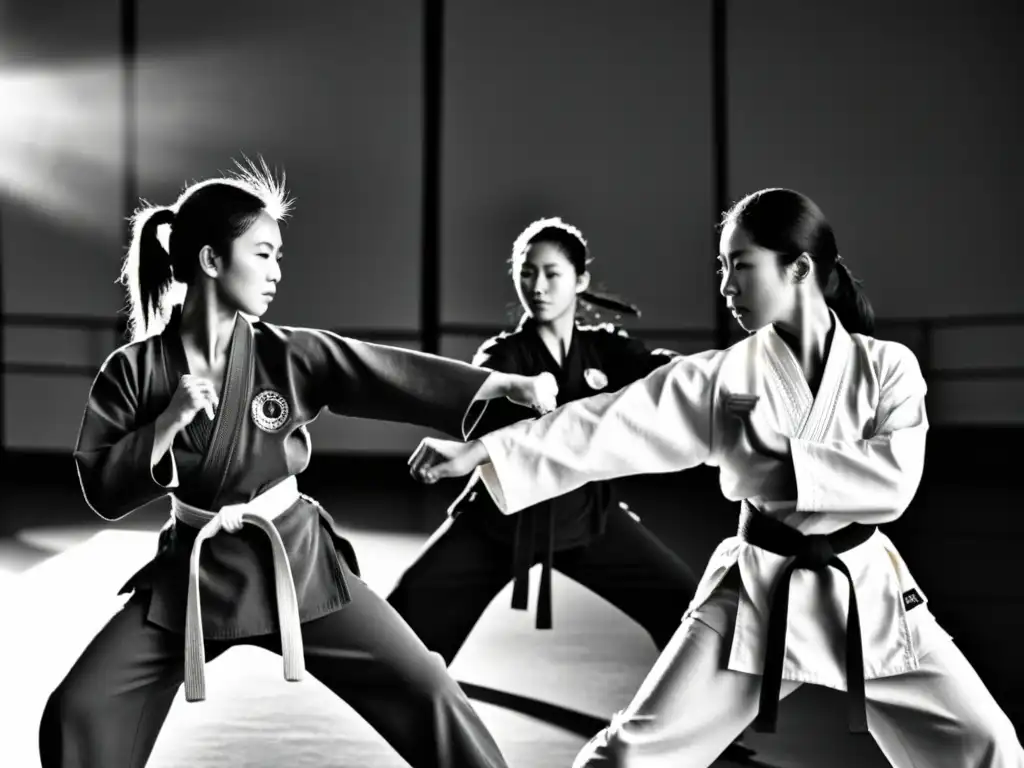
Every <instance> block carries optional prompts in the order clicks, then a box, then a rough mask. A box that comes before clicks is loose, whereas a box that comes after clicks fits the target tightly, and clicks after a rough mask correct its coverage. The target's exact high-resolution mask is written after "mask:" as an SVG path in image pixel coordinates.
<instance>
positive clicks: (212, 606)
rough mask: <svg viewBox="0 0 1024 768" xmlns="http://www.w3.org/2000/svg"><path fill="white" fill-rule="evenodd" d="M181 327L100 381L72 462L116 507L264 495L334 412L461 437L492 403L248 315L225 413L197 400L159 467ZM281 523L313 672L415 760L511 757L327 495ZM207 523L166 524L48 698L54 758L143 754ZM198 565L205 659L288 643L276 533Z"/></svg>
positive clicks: (62, 764)
mask: <svg viewBox="0 0 1024 768" xmlns="http://www.w3.org/2000/svg"><path fill="white" fill-rule="evenodd" d="M179 328H180V314H179V312H177V311H176V312H175V313H174V315H173V316H172V319H171V322H170V324H169V325H168V327H167V328H166V329H165V330H164V332H163V333H161V334H160V335H158V336H154V337H152V338H149V339H146V340H143V341H140V342H136V343H132V344H129V345H127V346H125V347H122V348H121V349H119V350H117V351H115V352H114V353H113V354H112V355H111V356H110V357H109V358H108V359H107V361H106V362H105V363H104V365H103V367H102V369H101V370H100V372H99V374H98V376H97V378H96V380H95V381H94V383H93V386H92V389H91V392H90V395H89V400H88V404H87V406H86V410H85V416H84V419H83V423H82V426H81V431H80V434H79V439H78V445H77V448H76V450H75V460H76V462H77V465H78V470H79V476H80V480H81V485H82V490H83V493H84V495H85V498H86V501H87V502H88V504H89V505H90V507H91V508H92V509H93V510H94V511H96V512H97V513H98V514H99V515H100V516H102V517H104V518H106V519H108V520H115V519H118V518H120V517H123V516H124V515H127V514H128V513H130V512H131V511H133V510H134V509H137V508H138V507H140V506H142V505H143V504H146V503H148V502H150V501H152V500H154V499H157V498H160V497H163V496H166V495H167V494H169V493H173V494H174V496H175V497H177V498H178V499H180V500H182V501H183V502H185V503H187V504H190V505H193V506H195V507H199V508H200V509H205V510H211V511H214V510H217V509H220V508H221V507H222V506H225V505H229V504H239V503H245V502H248V501H250V500H252V499H253V498H254V497H256V496H257V495H259V494H261V493H262V492H264V491H266V490H267V489H269V488H272V487H274V486H276V485H278V484H279V483H281V482H282V481H284V480H286V479H288V478H290V477H292V476H294V475H297V474H299V473H301V472H302V471H303V470H304V469H305V467H306V466H307V464H308V462H309V456H310V440H309V433H308V431H307V429H306V425H307V424H308V423H309V422H311V421H312V420H313V419H314V418H316V417H317V415H318V414H319V413H320V412H321V410H322V409H324V408H327V409H329V410H330V411H332V412H334V413H336V414H341V415H349V416H356V417H362V418H377V419H387V420H392V421H401V422H407V423H413V424H420V425H423V426H426V427H430V428H434V429H439V430H441V431H444V432H447V433H449V434H452V435H457V436H462V435H463V434H464V430H465V428H466V423H467V422H466V420H467V419H470V418H471V416H470V411H471V410H472V411H474V412H477V411H479V409H480V408H482V405H483V404H482V403H478V404H477V405H478V406H480V408H476V407H473V408H471V404H472V401H473V398H474V396H475V395H476V393H477V391H478V390H479V388H480V386H481V385H482V384H483V382H484V381H485V379H486V378H487V376H488V375H489V372H487V371H482V370H479V369H476V368H473V367H471V366H468V365H465V364H464V363H459V362H456V361H450V360H445V359H443V358H438V357H433V356H429V355H424V354H421V353H417V352H409V351H406V350H402V349H395V348H390V347H385V346H380V345H374V344H367V343H363V342H359V341H355V340H351V339H345V338H342V337H340V336H337V335H335V334H332V333H328V332H324V331H317V330H310V329H301V328H285V327H280V326H274V325H270V324H268V323H262V322H257V323H254V324H250V323H249V322H248V321H247V320H246V319H244V318H243V317H242V316H241V315H239V317H238V318H237V320H236V323H235V328H234V333H233V336H232V341H231V348H230V352H229V359H228V368H227V372H226V374H225V381H224V386H223V389H222V391H221V396H220V408H219V410H218V411H217V413H216V415H215V420H214V421H210V420H209V418H208V417H207V416H206V415H205V414H204V413H202V412H201V413H200V414H199V415H198V416H197V417H196V419H195V420H194V421H193V422H192V423H191V424H190V425H189V426H188V427H187V428H186V429H185V430H184V431H182V432H181V433H179V434H178V435H177V436H176V438H175V440H174V444H173V447H172V450H171V451H169V452H168V454H167V455H165V456H164V458H163V459H162V460H161V461H160V462H159V463H158V464H157V465H156V466H155V467H154V468H152V469H151V467H150V464H151V455H152V449H153V442H154V437H155V434H156V432H155V425H154V421H155V419H156V417H157V416H158V415H159V414H160V413H161V412H162V411H163V410H164V409H166V407H167V406H168V404H169V402H170V400H171V396H172V394H173V393H174V390H175V389H176V387H177V384H178V381H179V379H180V377H181V376H182V375H183V374H185V373H187V372H188V364H187V361H186V357H185V353H184V348H183V346H182V343H181V336H180V333H179ZM268 393H269V394H268ZM272 522H273V526H274V527H275V528H276V529H277V531H278V532H279V534H280V537H281V539H282V541H283V542H284V547H285V550H286V552H287V554H288V564H289V565H290V570H291V573H292V577H293V580H294V586H295V594H296V597H297V599H298V607H299V617H300V619H301V622H302V623H301V635H302V639H303V644H304V654H303V657H304V659H305V667H306V670H307V671H308V672H309V673H310V674H312V675H313V676H315V677H316V678H317V679H319V680H320V681H321V682H323V683H324V684H325V685H326V686H327V687H328V688H330V689H331V690H332V691H334V692H335V693H336V694H337V695H338V696H340V697H341V698H343V699H344V700H345V701H346V702H347V703H348V704H349V705H351V706H352V708H353V709H354V710H355V711H357V712H358V713H359V714H360V715H362V716H363V717H364V718H365V719H366V720H367V722H369V723H370V725H371V726H373V728H374V729H376V730H377V731H378V732H379V733H380V734H381V735H382V736H383V737H384V738H385V739H387V741H388V742H389V743H390V744H391V745H392V746H393V747H394V748H395V750H396V751H397V752H398V753H399V754H400V755H401V756H402V757H403V758H405V760H407V761H408V762H409V763H410V764H411V765H413V766H417V767H420V766H422V768H442V767H449V768H485V767H486V768H495V767H503V766H505V761H504V759H503V758H502V756H501V753H500V751H499V749H498V746H497V744H496V743H495V742H494V739H493V738H492V737H491V735H490V734H489V732H488V731H487V729H486V728H485V726H484V725H483V723H482V722H481V720H480V719H479V717H478V716H477V714H476V712H475V711H474V709H473V708H472V706H471V704H470V702H469V700H468V699H467V698H466V696H465V695H464V694H463V692H462V690H461V689H460V688H459V687H458V685H457V684H456V683H455V682H454V681H453V680H452V679H451V677H450V676H449V675H448V673H447V670H446V669H445V667H444V665H443V664H442V662H441V660H440V658H439V657H438V656H437V655H436V654H432V653H430V651H428V649H427V648H426V647H425V646H424V644H423V643H422V642H421V641H420V640H419V639H418V638H417V637H416V635H415V634H414V633H413V632H412V631H411V630H410V629H409V627H408V626H407V625H406V624H405V623H404V622H403V621H402V619H401V617H400V616H399V615H398V614H397V613H396V612H395V611H394V610H393V609H392V608H391V607H390V606H389V605H388V604H387V603H386V602H385V601H384V600H383V599H381V598H380V597H378V596H377V595H376V594H374V593H373V592H372V591H370V590H369V589H368V588H367V586H366V585H365V584H364V583H363V581H362V580H361V579H360V578H359V566H358V563H357V560H356V556H355V552H354V550H353V548H352V546H351V545H350V544H349V542H348V541H347V540H345V539H344V537H342V536H341V534H340V533H339V532H338V531H337V529H336V528H335V527H334V523H333V521H332V520H331V518H330V516H329V515H328V514H327V513H326V512H325V511H324V510H323V509H322V508H321V507H320V505H319V504H318V503H317V502H316V501H315V500H313V499H311V498H309V497H308V496H304V495H302V496H300V497H299V498H298V499H297V500H296V501H295V502H294V503H293V504H291V506H290V507H288V508H287V509H286V510H285V511H284V512H282V513H281V514H280V515H279V516H278V517H276V518H274V519H273V521H272ZM197 533H198V529H197V528H193V527H189V525H186V524H183V523H182V522H181V520H177V519H174V518H172V519H171V521H170V522H169V523H168V525H167V526H165V527H164V530H163V531H162V532H161V534H160V537H159V544H158V551H157V554H156V556H155V557H154V559H153V560H152V561H151V562H150V563H149V564H147V565H146V566H145V567H143V568H142V569H141V570H140V571H139V572H138V573H136V574H135V575H134V576H133V577H132V578H131V579H130V580H129V581H128V583H127V584H126V585H125V586H124V588H123V590H122V592H134V594H133V595H132V597H131V598H130V599H129V600H128V602H127V603H126V604H125V606H124V607H123V609H122V610H120V611H119V612H118V613H117V614H116V615H115V616H114V617H113V618H112V619H111V620H110V622H109V623H108V624H107V625H106V627H105V628H104V629H103V630H101V631H100V632H99V634H98V635H97V636H96V637H95V639H94V640H93V641H92V642H91V643H90V644H89V646H88V647H87V648H86V650H85V652H84V653H83V654H82V656H81V657H80V658H79V659H78V661H77V662H76V663H75V664H74V666H73V667H72V669H71V670H70V671H69V672H68V674H67V676H66V677H65V678H64V680H63V682H62V683H61V684H60V685H59V687H58V688H57V689H56V690H55V691H54V692H53V694H52V695H51V696H50V698H49V701H48V702H47V705H46V708H45V710H44V714H43V717H42V723H41V726H40V733H39V740H40V756H41V760H42V766H43V768H139V767H140V766H143V765H145V763H146V761H147V759H148V758H149V755H150V752H151V750H152V748H153V744H154V742H155V741H156V738H157V735H158V733H159V731H160V728H161V726H162V725H163V722H164V720H165V718H166V716H167V712H168V710H169V708H170V706H171V702H172V700H173V698H174V696H175V693H176V692H177V690H178V687H179V686H180V685H181V683H182V680H183V679H184V649H185V641H184V636H183V627H184V625H185V611H186V594H187V588H188V579H189V555H190V552H191V551H192V545H193V542H194V541H195V539H196V536H197ZM200 562H201V567H200V568H199V570H198V573H199V594H200V595H201V598H202V600H201V618H202V630H203V635H202V636H203V638H204V640H205V642H204V646H205V652H206V659H207V660H212V659H214V658H216V657H217V656H219V655H220V654H221V653H223V652H224V651H226V650H228V649H229V648H231V647H233V646H235V645H241V644H248V645H254V646H258V647H261V648H265V649H267V650H270V651H274V652H277V653H280V652H281V639H280V637H281V635H280V626H279V622H278V617H277V614H276V612H275V591H274V589H275V580H274V573H273V568H272V561H271V551H270V546H269V543H268V538H267V535H266V534H265V533H264V532H263V531H261V530H260V529H258V528H256V527H255V526H250V525H246V526H243V528H242V529H241V531H239V532H237V533H227V532H221V533H219V534H217V535H215V536H214V537H213V538H211V539H209V540H207V541H205V543H204V544H203V549H202V554H201V560H200ZM286 725H287V723H286V721H284V720H282V727H286ZM339 761H340V762H344V756H342V755H338V756H336V757H331V756H325V764H334V763H336V762H339Z"/></svg>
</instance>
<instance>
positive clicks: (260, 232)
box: [216, 211, 284, 317]
mask: <svg viewBox="0 0 1024 768" xmlns="http://www.w3.org/2000/svg"><path fill="white" fill-rule="evenodd" d="M281 248H282V240H281V228H280V226H279V225H278V223H277V221H275V220H274V218H273V217H272V216H270V214H268V213H267V212H266V211H262V212H261V213H260V214H259V216H258V217H257V219H256V221H255V222H253V224H252V226H250V227H249V229H247V230H246V231H245V232H243V233H242V234H241V235H239V236H238V237H237V238H235V240H234V241H232V243H231V258H230V260H228V261H226V262H225V261H223V260H220V259H218V266H219V267H220V268H221V270H220V271H219V272H218V274H217V277H216V280H217V285H218V289H219V293H220V295H221V297H222V299H223V300H224V301H225V302H226V303H227V304H229V305H233V306H234V308H235V309H237V310H238V311H240V312H244V313H246V314H249V315H253V316H255V317H262V316H263V314H264V313H265V312H266V311H267V308H268V307H269V306H270V303H271V302H272V301H273V300H274V295H275V293H276V292H277V285H278V283H280V282H281V264H280V261H281V258H282V257H283V255H284V254H283V253H282V250H281Z"/></svg>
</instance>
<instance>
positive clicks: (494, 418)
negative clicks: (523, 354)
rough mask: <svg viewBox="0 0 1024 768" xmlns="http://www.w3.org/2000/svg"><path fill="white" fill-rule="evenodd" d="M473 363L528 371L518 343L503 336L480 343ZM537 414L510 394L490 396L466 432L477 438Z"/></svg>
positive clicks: (509, 370)
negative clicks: (509, 397) (471, 427)
mask: <svg viewBox="0 0 1024 768" xmlns="http://www.w3.org/2000/svg"><path fill="white" fill-rule="evenodd" d="M473 365H476V366H480V367H481V368H487V369H490V370H492V371H501V372H503V373H520V374H525V372H524V371H523V365H522V363H521V360H520V358H519V356H518V355H517V354H516V349H515V345H514V343H513V342H511V341H508V340H506V339H505V338H503V337H500V336H498V337H495V338H493V339H489V340H488V341H486V342H484V343H483V344H482V345H481V346H480V348H479V349H478V350H477V351H476V354H475V355H474V356H473ZM525 375H532V374H525ZM536 415H537V412H536V411H534V410H533V409H531V408H527V407H526V406H524V405H517V404H516V403H513V402H512V401H511V400H509V399H508V398H496V399H494V400H490V401H488V402H487V403H485V404H484V407H483V411H482V413H481V414H480V417H479V419H478V420H477V421H476V423H475V424H474V426H473V429H472V431H471V432H470V433H468V434H467V435H466V439H467V440H473V439H476V438H477V437H479V436H481V435H486V434H487V433H488V432H493V431H494V430H496V429H501V428H502V427H506V426H508V425H509V424H515V423H516V422H517V421H522V420H523V419H532V418H534V417H535V416H536Z"/></svg>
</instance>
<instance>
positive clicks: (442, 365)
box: [291, 329, 491, 438]
mask: <svg viewBox="0 0 1024 768" xmlns="http://www.w3.org/2000/svg"><path fill="white" fill-rule="evenodd" d="M291 351H292V365H293V370H294V371H295V372H296V373H297V375H300V376H303V377H304V378H306V379H307V381H306V385H307V386H306V387H305V388H304V390H305V391H306V392H307V393H308V396H309V398H310V399H311V401H312V404H313V406H314V409H315V410H319V409H321V408H324V407H326V408H327V409H328V410H330V411H331V412H332V413H335V414H337V415H339V416H353V417H356V418H362V419H375V420H380V421H395V422H401V423H404V424H416V425H419V426H423V427H428V428H430V429H436V430H439V431H441V432H444V433H446V434H449V435H453V436H457V437H463V438H464V437H465V435H466V434H468V433H469V432H470V431H472V429H473V426H474V424H475V422H476V420H477V419H478V418H479V416H480V412H482V410H483V403H481V402H475V398H476V395H477V393H478V392H479V391H480V388H481V387H482V386H483V383H484V382H485V381H486V380H487V378H488V376H490V375H491V371H488V370H485V369H483V368H478V367H476V366H472V365H469V364H467V363H463V362H459V361H457V360H450V359H448V358H444V357H439V356H437V355H430V354H426V353H424V352H416V351H412V350H407V349H401V348H399V347H391V346H386V345H383V344H373V343H370V342H365V341H358V340H356V339H349V338H345V337H342V336H339V335H338V334H336V333H332V332H330V331H321V330H312V329H294V330H293V336H292V350H291Z"/></svg>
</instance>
